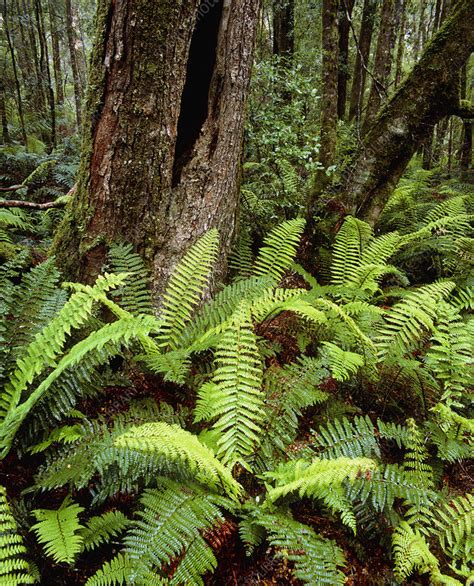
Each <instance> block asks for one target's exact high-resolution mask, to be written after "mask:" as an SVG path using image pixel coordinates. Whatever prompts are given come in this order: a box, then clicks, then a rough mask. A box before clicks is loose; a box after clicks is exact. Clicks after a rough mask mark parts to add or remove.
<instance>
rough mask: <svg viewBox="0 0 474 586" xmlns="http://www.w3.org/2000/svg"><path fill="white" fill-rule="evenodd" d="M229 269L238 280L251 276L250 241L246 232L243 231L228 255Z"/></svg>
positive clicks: (251, 255)
mask: <svg viewBox="0 0 474 586" xmlns="http://www.w3.org/2000/svg"><path fill="white" fill-rule="evenodd" d="M229 269H230V270H231V271H232V272H233V273H235V274H236V277H237V278H238V279H245V278H248V277H250V276H251V274H252V270H253V254H252V240H251V238H250V235H249V233H248V232H247V231H243V232H242V233H241V234H240V235H239V238H238V240H237V244H236V246H235V247H234V250H233V251H232V252H231V254H230V255H229Z"/></svg>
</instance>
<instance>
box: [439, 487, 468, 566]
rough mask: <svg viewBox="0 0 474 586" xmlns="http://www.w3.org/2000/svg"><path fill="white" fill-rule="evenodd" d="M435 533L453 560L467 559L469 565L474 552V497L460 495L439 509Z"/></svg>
mask: <svg viewBox="0 0 474 586" xmlns="http://www.w3.org/2000/svg"><path fill="white" fill-rule="evenodd" d="M433 525H434V526H433V532H434V533H435V535H436V536H437V537H438V539H439V542H440V544H441V547H442V548H443V550H444V551H445V553H446V554H447V555H449V556H450V557H451V558H460V559H465V560H466V562H468V563H469V558H471V560H472V553H473V551H474V549H473V548H474V536H473V533H472V529H473V526H474V496H473V495H472V494H466V495H460V496H458V497H456V498H454V499H452V500H451V501H450V502H448V503H444V504H443V506H441V507H439V506H438V507H437V509H436V511H435V513H434V519H433Z"/></svg>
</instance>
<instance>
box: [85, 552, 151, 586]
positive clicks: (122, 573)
mask: <svg viewBox="0 0 474 586" xmlns="http://www.w3.org/2000/svg"><path fill="white" fill-rule="evenodd" d="M131 570H132V565H131V561H130V559H129V558H128V556H127V555H125V554H123V553H119V554H117V555H116V556H115V557H114V558H113V559H111V560H110V562H105V564H104V565H103V566H102V568H100V569H99V570H97V572H96V573H95V574H94V575H93V576H91V577H90V578H89V579H88V580H87V582H86V586H116V584H118V585H119V586H122V585H123V584H127V583H128V578H129V576H130V573H131ZM138 586H145V585H144V584H141V585H138Z"/></svg>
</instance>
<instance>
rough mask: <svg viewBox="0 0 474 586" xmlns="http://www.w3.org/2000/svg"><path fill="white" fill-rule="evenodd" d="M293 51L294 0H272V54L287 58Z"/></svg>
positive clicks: (289, 57) (290, 56)
mask: <svg viewBox="0 0 474 586" xmlns="http://www.w3.org/2000/svg"><path fill="white" fill-rule="evenodd" d="M294 51H295V0H274V3H273V54H274V55H279V56H280V57H284V58H287V59H288V61H290V60H291V58H292V57H293V53H294Z"/></svg>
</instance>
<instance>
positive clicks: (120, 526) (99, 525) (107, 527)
mask: <svg viewBox="0 0 474 586" xmlns="http://www.w3.org/2000/svg"><path fill="white" fill-rule="evenodd" d="M129 525H130V520H129V519H128V518H127V517H126V516H125V515H124V514H123V513H122V512H120V511H108V512H107V513H104V514H103V515H99V516H97V517H90V519H89V520H88V521H87V523H86V524H85V527H84V528H83V529H82V531H81V538H82V542H83V548H84V549H85V550H86V551H89V550H91V549H95V548H96V547H99V546H100V545H102V544H103V543H110V540H111V538H112V537H116V536H117V535H120V533H122V532H123V531H124V530H125V529H126V528H127V527H128V526H129Z"/></svg>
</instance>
